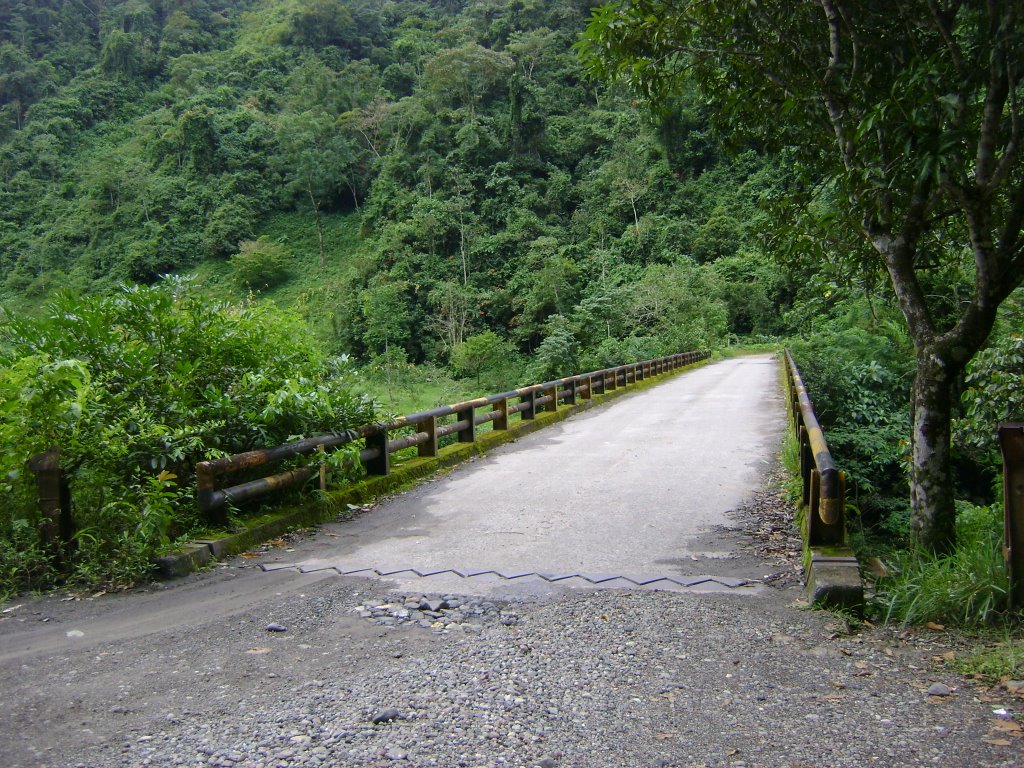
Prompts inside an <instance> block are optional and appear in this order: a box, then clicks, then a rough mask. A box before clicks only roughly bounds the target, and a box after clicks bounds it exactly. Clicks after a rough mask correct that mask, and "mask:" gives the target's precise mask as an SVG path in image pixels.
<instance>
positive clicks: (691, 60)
mask: <svg viewBox="0 0 1024 768" xmlns="http://www.w3.org/2000/svg"><path fill="white" fill-rule="evenodd" d="M1020 15H1021V14H1020V6H1019V4H1018V3H1015V2H1013V0H992V1H991V2H988V3H986V4H982V3H980V2H958V1H957V0H908V2H902V3H898V4H892V3H887V2H882V0H862V2H856V3H854V2H849V1H848V0H800V1H799V2H793V3H775V4H750V3H748V2H744V1H743V0H714V1H713V2H705V3H678V2H672V1H671V0H637V1H632V0H626V1H624V2H618V3H614V4H611V5H607V6H604V7H603V8H601V9H599V10H598V11H597V12H596V13H595V15H594V17H593V19H592V20H591V23H590V26H589V28H588V31H587V35H586V39H585V41H584V42H583V43H582V45H581V51H582V53H583V55H584V56H585V57H586V59H587V61H588V65H589V69H590V71H591V72H592V73H594V74H597V75H603V76H607V77H619V78H622V79H625V80H627V81H629V82H630V83H632V85H633V86H635V87H636V88H638V89H639V90H640V91H641V92H642V93H643V94H645V95H646V96H648V97H650V98H651V99H652V100H653V102H654V103H656V104H658V103H661V104H663V103H665V102H666V100H667V99H668V98H669V97H670V95H671V94H672V93H673V92H675V91H678V86H679V85H680V84H681V83H682V82H683V81H684V80H690V79H692V80H695V81H696V83H697V84H698V86H699V88H700V89H701V91H702V92H703V94H704V96H705V97H706V98H707V99H708V101H709V102H710V103H713V104H715V105H716V107H717V112H716V118H715V119H716V122H717V127H718V129H719V130H721V131H722V132H723V133H726V134H727V135H729V136H731V137H734V138H737V139H740V140H742V141H750V140H754V141H756V142H759V143H761V144H762V145H763V146H765V147H767V148H769V149H776V150H779V149H785V150H786V151H787V152H789V153H790V154H791V155H792V156H793V158H794V160H795V161H796V162H797V163H798V165H799V167H800V168H801V169H802V170H803V172H804V175H805V182H806V186H805V189H807V190H810V191H811V192H812V193H813V192H824V193H825V195H827V196H828V197H830V199H831V205H829V210H828V213H827V216H826V217H824V218H825V219H826V220H828V221H830V222H831V224H832V227H833V231H835V228H836V224H837V223H839V224H842V225H843V226H844V227H845V228H846V229H847V230H848V231H850V232H856V233H857V234H858V239H859V241H860V247H859V248H858V249H855V250H853V254H854V257H853V258H852V259H851V260H852V261H856V262H859V264H860V266H861V268H863V265H864V263H865V262H868V263H869V264H878V265H880V266H881V267H882V268H884V269H885V271H886V272H887V273H888V276H889V279H890V282H891V284H892V287H893V291H894V293H895V297H896V301H897V303H898V305H899V307H900V309H901V311H902V313H903V316H904V318H905V319H906V322H907V325H908V328H909V331H910V335H911V338H912V339H913V342H914V348H915V353H916V363H917V374H916V379H915V384H914V387H913V394H912V402H911V408H912V414H913V419H912V421H913V424H912V446H913V447H912V456H913V461H912V470H911V479H910V502H911V520H912V526H913V529H914V533H915V537H916V539H917V540H918V542H919V543H920V544H922V545H925V546H927V547H930V548H932V549H934V550H936V551H939V552H942V551H948V550H949V549H950V548H951V547H952V545H953V543H954V538H955V528H954V523H955V511H954V505H953V487H952V479H951V454H950V421H951V413H952V405H953V402H954V392H955V390H956V387H957V386H958V382H959V380H960V378H961V376H962V374H963V371H964V368H965V366H966V365H967V363H968V361H969V360H970V359H971V357H972V356H973V355H974V354H975V353H976V352H977V351H978V350H979V349H980V348H981V347H982V345H983V344H984V343H985V340H986V338H987V337H988V335H989V333H990V331H991V329H992V325H993V323H994V321H995V318H996V310H997V308H998V307H999V305H1000V303H1001V302H1002V301H1003V300H1004V299H1005V298H1006V297H1007V296H1008V295H1009V294H1010V292H1011V291H1013V289H1014V288H1015V287H1016V286H1017V285H1019V284H1020V283H1021V281H1022V279H1024V240H1022V231H1021V230H1022V222H1024V163H1022V160H1021V148H1020V144H1021V140H1022V138H1024V136H1022V115H1021V109H1022V104H1024V24H1021V19H1020ZM825 195H819V199H823V198H824V197H825ZM847 245H849V243H847ZM961 261H966V262H968V263H971V262H973V263H972V264H971V267H972V270H973V273H974V277H973V292H972V295H971V296H970V297H969V298H968V299H967V300H965V301H964V302H962V303H961V304H960V305H959V306H954V307H952V308H950V306H949V303H948V302H946V301H945V297H944V296H942V291H941V290H938V291H933V290H929V287H928V286H929V283H930V282H931V281H932V280H933V275H934V274H935V273H936V271H937V270H938V269H940V268H942V267H944V266H946V265H949V264H950V263H956V262H961Z"/></svg>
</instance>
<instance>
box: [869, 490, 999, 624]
mask: <svg viewBox="0 0 1024 768" xmlns="http://www.w3.org/2000/svg"><path fill="white" fill-rule="evenodd" d="M1001 516H1002V512H1001V508H1000V507H999V505H993V506H981V507H979V506H974V505H972V504H967V503H961V504H960V505H959V508H958V515H957V545H956V548H955V549H954V550H953V552H952V553H950V554H948V555H936V554H934V553H932V552H928V551H924V550H921V549H910V550H904V551H898V552H894V553H893V554H891V555H890V556H889V558H888V560H887V562H886V566H887V568H888V570H889V575H888V576H886V577H883V578H881V579H879V580H878V582H877V584H876V588H877V592H876V596H875V604H876V609H877V611H878V613H879V617H880V618H882V619H884V620H885V621H887V622H901V623H903V624H925V623H927V622H936V623H941V624H951V625H956V626H960V627H965V628H977V627H983V626H987V625H992V624H996V623H999V622H1001V621H1004V620H1007V619H1009V618H1011V617H1010V613H1009V602H1008V596H1009V594H1008V590H1009V582H1008V577H1007V572H1006V563H1005V561H1004V559H1003V553H1002V532H1001V530H1000V528H1001V525H1000V523H1001Z"/></svg>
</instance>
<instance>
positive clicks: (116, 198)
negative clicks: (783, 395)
mask: <svg viewBox="0 0 1024 768" xmlns="http://www.w3.org/2000/svg"><path fill="white" fill-rule="evenodd" d="M598 5H599V4H598V3H594V2H585V1H584V0H575V1H574V0H563V1H560V2H556V3H541V2H536V1H535V0H465V1H460V0H451V1H441V0H436V1H434V2H427V1H426V0H422V1H421V0H409V1H408V2H389V1H387V0H166V1H165V0H124V1H122V2H118V1H111V2H107V1H104V0H36V1H34V2H12V1H11V0H7V2H4V3H3V4H0V62H2V67H0V305H2V306H3V307H4V308H5V310H6V313H7V319H6V320H5V321H4V323H3V325H2V327H0V361H2V362H3V363H4V372H3V373H2V374H0V397H2V402H3V403H4V411H3V420H2V422H0V439H2V441H3V443H4V445H5V446H15V445H17V446H19V448H18V450H17V451H13V450H11V451H5V459H4V463H3V465H0V470H2V471H3V473H5V476H6V480H4V481H3V484H2V485H0V490H2V492H3V494H4V497H3V498H4V500H5V510H4V511H3V512H2V513H0V593H2V592H3V591H4V590H5V589H10V588H24V587H26V586H38V585H42V584H46V583H52V580H53V579H54V578H55V573H56V572H55V571H54V570H53V569H51V568H50V567H49V565H48V564H47V561H46V558H47V557H48V556H47V555H45V553H43V552H42V551H41V550H39V549H38V548H37V546H36V544H37V541H36V538H35V533H34V532H33V526H34V523H33V522H32V514H33V513H31V512H30V511H26V510H29V509H31V506H32V505H31V503H29V501H27V499H29V497H30V490H31V489H30V487H29V483H28V475H27V473H26V472H25V471H24V470H25V461H26V459H27V457H28V456H29V455H31V454H33V453H35V452H38V451H42V450H45V449H46V448H47V447H49V445H50V444H51V443H53V442H55V441H56V442H59V443H60V444H61V447H62V450H63V451H64V452H65V455H66V461H67V462H68V465H69V466H71V467H74V468H75V469H74V474H73V485H74V486H75V487H74V489H73V490H74V492H75V493H76V494H77V495H78V497H79V498H80V503H79V504H78V506H79V507H81V508H82V509H83V510H84V509H86V508H89V509H92V510H95V512H94V513H92V517H91V518H90V517H89V516H88V515H85V516H84V517H83V520H84V523H83V525H84V526H85V527H86V530H87V531H91V532H92V533H89V534H88V535H82V536H80V537H79V542H78V553H77V554H75V555H74V557H75V558H78V563H79V566H78V571H77V573H78V575H77V576H76V578H80V579H82V580H84V581H89V580H90V579H92V580H95V579H114V580H115V581H116V580H117V579H121V580H122V581H130V580H132V579H134V578H137V577H139V576H140V575H141V574H144V573H145V570H146V568H147V563H148V558H149V557H150V556H151V554H152V553H153V551H155V550H156V549H159V547H161V546H166V545H167V544H169V543H171V542H173V541H174V540H175V539H176V538H177V537H179V536H181V535H184V534H185V533H187V532H188V531H189V530H192V529H193V528H194V526H195V525H197V524H199V522H198V521H196V520H194V519H192V518H191V517H190V515H191V514H192V513H191V512H190V511H189V510H190V509H191V506H190V504H191V502H190V499H191V492H192V486H191V485H190V483H191V482H192V481H191V468H192V466H194V463H195V461H197V460H198V459H201V458H204V457H210V456H216V455H222V454H223V453H225V452H227V453H230V452H233V451H238V450H244V449H248V448H252V447H255V446H259V445H265V444H267V443H268V442H274V441H281V440H284V439H287V438H288V437H291V436H296V435H305V434H310V433H312V432H315V431H317V430H323V429H331V428H335V429H341V428H344V427H346V426H350V425H351V424H352V423H355V422H357V421H359V420H360V419H366V418H368V417H369V414H370V412H371V407H372V405H371V404H370V403H369V402H368V401H367V400H366V399H365V398H361V397H360V396H359V392H365V391H367V390H366V388H365V386H364V385H365V383H366V379H367V378H368V377H372V375H373V374H372V372H373V371H379V370H387V371H389V372H390V371H397V370H410V367H409V366H410V365H416V366H418V367H419V368H420V369H424V370H425V369H429V370H432V371H439V372H441V374H442V375H445V376H455V377H462V378H463V379H465V380H467V381H468V382H470V384H469V386H471V387H474V388H479V387H490V386H494V387H497V386H504V385H507V384H512V383H522V382H525V381H527V380H540V379H544V378H547V377H551V376H555V375H563V374H566V373H570V372H574V371H580V370H586V369H593V368H599V367H604V366H607V365H612V364H617V363H621V362H627V361H632V360H638V359H643V358H647V357H652V356H656V355H659V354H667V353H671V352H676V351H682V350H687V349H696V348H700V349H720V348H723V347H725V346H727V345H732V344H736V343H744V344H750V343H781V342H782V341H783V340H785V343H787V344H788V345H790V346H791V347H792V348H793V349H794V351H795V352H796V354H797V357H798V360H799V362H800V364H801V365H802V366H803V367H804V369H805V374H806V376H807V378H808V380H809V382H810V384H811V387H812V390H813V394H814V397H815V401H816V405H817V407H818V411H819V413H820V415H821V418H822V421H823V423H824V426H825V427H826V430H827V431H828V434H829V438H830V440H831V442H832V445H833V448H834V450H835V451H836V453H837V455H838V456H839V457H840V460H841V462H842V464H843V466H844V467H846V468H847V469H848V470H849V471H850V483H851V495H852V498H853V501H854V509H855V510H856V511H857V512H858V516H857V517H856V520H855V526H856V530H855V531H853V533H854V534H855V535H856V536H857V537H860V538H861V539H864V540H865V541H867V540H871V541H873V542H876V543H877V542H878V541H884V542H886V543H887V545H892V544H894V543H905V542H907V541H908V540H909V535H910V528H909V525H908V503H907V499H906V496H907V493H906V487H907V470H908V463H909V458H908V450H909V449H908V438H909V435H910V413H909V409H908V402H909V401H910V397H911V389H912V386H913V382H914V365H915V351H914V339H912V338H911V335H910V333H909V332H908V329H907V325H906V323H905V322H904V318H903V317H901V314H900V304H899V302H898V301H897V299H896V297H895V296H894V294H893V290H892V287H891V285H890V282H889V280H888V278H887V276H886V273H885V270H884V267H883V265H882V264H880V263H877V262H872V261H871V260H870V259H867V258H852V257H851V255H850V254H854V255H857V254H860V253H861V251H860V250H858V248H859V246H857V245H856V244H854V243H852V242H851V238H850V237H849V236H847V235H844V234H842V233H841V232H840V229H841V228H842V227H843V226H846V225H848V224H849V220H848V211H847V206H846V204H845V202H844V201H843V198H842V196H841V195H840V191H841V190H838V189H837V188H831V187H827V186H826V187H822V186H814V185H815V180H814V179H810V180H809V179H808V178H807V176H806V174H803V173H801V172H800V170H799V169H800V164H799V162H798V161H799V160H800V157H799V155H800V151H799V150H794V149H792V148H789V147H786V146H779V145H776V144H773V142H772V141H770V140H768V139H766V138H765V137H763V136H757V135H752V134H750V133H749V132H748V133H744V132H741V131H735V132H730V131H728V130H724V129H723V125H722V120H721V114H723V111H722V110H721V109H720V107H721V106H722V104H723V101H722V99H719V98H710V97H709V95H708V92H707V90H706V89H703V90H702V89H700V88H698V87H697V86H696V85H684V86H683V87H678V88H675V89H673V90H672V92H671V93H669V94H652V93H647V94H645V93H644V92H643V90H642V89H639V90H637V89H630V88H628V87H627V85H626V84H622V83H616V82H612V81H611V80H608V79H597V78H594V77H592V76H588V71H587V67H586V66H585V62H584V61H581V56H580V52H579V50H578V49H577V44H578V41H579V40H580V37H581V35H582V34H583V33H584V31H585V30H586V29H587V25H588V20H589V19H590V18H591V14H592V13H593V12H594V10H595V9H596V8H597V7H598ZM591 69H593V68H592V67H591ZM589 74H590V75H592V74H593V72H592V71H591V72H590V73H589ZM722 98H728V96H727V95H726V96H723V97H722ZM761 119H762V120H764V121H772V122H777V121H778V120H780V119H782V116H781V115H767V114H764V115H762V116H761ZM783 122H784V120H783ZM817 181H818V182H820V179H818V180H817ZM811 219H813V220H814V221H815V222H816V226H815V228H808V221H809V220H811ZM947 234H948V235H949V236H950V237H952V238H956V237H962V234H961V233H960V232H956V231H954V230H952V229H950V230H948V232H947ZM971 272H972V265H971V259H970V256H969V254H967V253H964V254H961V255H960V256H958V257H957V258H954V259H947V260H945V261H943V262H942V263H941V264H939V263H936V265H935V268H934V269H930V270H928V271H927V273H926V274H925V275H924V277H923V280H924V283H925V286H926V289H927V291H928V292H929V295H933V296H940V297H941V301H940V303H943V306H946V307H947V308H948V309H949V311H950V313H952V312H953V311H954V310H955V309H956V307H957V306H958V303H962V302H963V301H964V297H966V296H968V295H969V293H970V281H971ZM169 276H173V277H169ZM1020 308H1021V303H1020V300H1019V294H1014V296H1011V297H1010V298H1009V299H1008V300H1007V301H1006V302H1004V303H1003V306H1002V309H1001V315H1000V317H999V319H998V321H997V323H996V326H995V330H994V332H993V334H992V335H991V337H990V339H989V343H988V344H987V345H986V349H985V350H984V351H983V352H982V353H981V354H980V355H978V356H977V357H976V358H975V360H974V361H973V362H972V363H971V364H970V365H969V366H967V367H966V368H965V370H964V372H963V375H962V376H960V378H959V380H958V383H957V390H956V395H957V398H958V399H959V402H960V404H959V405H958V406H957V407H956V414H955V415H956V417H957V418H956V421H955V430H954V431H955V440H954V454H955V456H954V460H955V464H956V490H957V496H958V498H960V499H964V500H968V501H969V502H971V503H972V504H973V505H980V506H971V505H968V506H969V507H970V510H972V511H971V512H970V514H969V515H967V517H966V518H965V519H968V520H969V521H970V525H972V526H974V528H972V529H971V530H974V529H977V530H978V531H981V533H979V534H978V535H977V536H974V538H970V537H968V538H969V540H970V541H975V539H977V540H982V542H983V543H982V546H983V548H984V549H985V552H987V553H989V554H990V553H991V552H992V551H994V550H993V547H995V546H996V545H995V544H994V543H993V542H994V541H995V539H994V538H993V536H994V535H995V534H994V531H995V522H994V521H995V520H996V518H997V516H998V514H999V510H998V508H997V507H995V506H991V505H992V504H993V501H994V500H995V498H996V496H997V494H998V488H997V487H996V486H994V485H993V483H994V482H995V481H996V479H997V470H998V455H997V451H996V449H995V446H994V442H993V439H992V434H991V425H992V424H993V423H994V422H995V421H998V420H999V419H1001V418H1006V417H1008V416H1013V415H1015V414H1016V415H1017V416H1018V417H1019V416H1021V415H1022V414H1021V413H1020V411H1019V404H1020V396H1019V394H1017V393H1016V392H1015V391H1014V390H1015V389H1016V388H1015V387H1014V385H1013V383H1012V382H1013V381H1016V378H1015V377H1016V376H1019V374H1020V372H1021V370H1022V368H1024V342H1022V340H1021V337H1020V328H1021V316H1020V311H1021V309H1020ZM253 349H258V350H259V351H260V354H253V352H252V350H253ZM353 361H355V363H356V364H357V365H358V366H359V367H361V368H362V373H357V372H356V370H355V368H354V366H353ZM389 380H390V375H389ZM425 404H426V403H425ZM113 435H120V436H121V437H120V438H119V439H117V440H115V439H113V437H112V436H113ZM86 456H89V457H92V458H91V459H90V461H89V462H86V461H85V457H86ZM114 487H116V488H119V489H121V490H113V488H114ZM964 503H965V504H966V502H964ZM965 508H966V507H965ZM979 509H980V510H982V511H981V512H979V511H978V510H979ZM19 510H20V511H19ZM978 520H981V521H982V522H981V523H978V522H977V521H978ZM965 525H966V524H965ZM110 530H117V531H129V532H131V531H136V532H137V533H138V535H135V534H132V533H128V534H125V535H123V536H122V537H121V539H120V540H117V541H111V540H110V537H109V536H104V535H98V534H97V532H98V531H110ZM965 530H966V529H965ZM879 534H881V536H880V538H873V537H878V535H879ZM971 535H973V534H971ZM965 540H967V539H965ZM871 546H875V544H872V545H871ZM111 553H113V554H114V555H115V557H114V558H113V559H114V560H117V561H119V562H120V563H122V565H123V567H122V569H121V571H120V572H119V573H117V574H111V573H109V572H103V573H98V572H96V570H95V568H97V567H99V566H97V565H96V563H98V562H100V561H101V560H103V557H101V556H103V555H109V554H111ZM108 559H109V558H108ZM989 560H990V561H991V560H993V558H991V557H990V558H989ZM41 562H42V563H43V565H39V563H41Z"/></svg>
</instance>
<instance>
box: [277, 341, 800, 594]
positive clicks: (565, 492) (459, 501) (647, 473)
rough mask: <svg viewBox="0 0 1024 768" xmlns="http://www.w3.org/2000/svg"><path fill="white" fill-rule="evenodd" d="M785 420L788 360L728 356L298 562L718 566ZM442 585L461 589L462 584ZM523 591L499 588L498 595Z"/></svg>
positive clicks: (404, 500)
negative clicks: (734, 513)
mask: <svg viewBox="0 0 1024 768" xmlns="http://www.w3.org/2000/svg"><path fill="white" fill-rule="evenodd" d="M784 423H785V409H784V405H783V401H782V398H781V390H780V382H779V368H778V363H777V361H776V360H775V359H773V357H771V356H770V355H758V356H752V357H744V358H738V359H733V360H726V361H723V362H719V363H716V364H714V365H709V366H705V367H702V368H698V369H696V370H693V371H690V372H687V373H685V374H683V375H681V376H677V377H675V378H673V379H670V380H668V381H666V382H665V383H663V384H660V385H659V386H657V387H655V388H654V389H651V390H648V391H645V392H643V393H638V394H636V395H633V396H628V397H626V398H623V399H621V400H619V401H616V402H615V403H614V404H612V405H610V406H609V407H604V408H599V409H595V410H593V411H588V412H586V413H583V414H580V415H578V416H575V417H573V418H571V419H569V420H567V421H565V422H562V423H560V424H557V425H554V426H552V427H549V428H547V429H544V430H541V431H540V432H537V433H534V434H533V435H529V436H527V437H525V438H523V439H521V440H519V441H517V442H516V443H514V444H512V445H509V446H504V447H502V448H499V449H498V450H496V451H494V452H493V453H491V454H490V455H488V456H487V457H485V458H483V459H480V460H478V461H475V462H472V463H471V464H469V465H466V466H463V467H460V468H458V469H456V470H455V471H454V472H452V473H451V475H450V476H448V477H446V478H444V479H442V480H439V481H437V482H434V483H430V484H427V485H424V486H422V487H420V488H417V489H415V490H413V491H410V492H408V493H405V494H402V495H401V496H398V497H396V498H394V499H392V500H389V501H388V502H386V503H383V504H380V505H378V506H376V507H375V508H374V509H373V511H372V512H370V513H369V514H366V515H363V516H362V517H360V518H359V519H357V520H353V521H348V522H346V523H344V524H340V525H335V526H332V527H330V528H329V529H327V530H329V531H330V532H331V534H332V536H330V537H322V538H320V539H318V540H317V541H316V542H311V543H310V544H309V545H307V546H304V547H303V548H302V550H301V551H300V552H298V553H296V555H300V554H301V557H296V556H293V558H294V559H293V561H292V562H294V563H295V564H296V565H301V566H303V567H305V568H315V567H325V566H329V565H334V566H337V567H339V568H342V569H346V568H347V569H351V568H357V567H377V568H381V567H382V566H386V567H388V568H398V567H405V568H416V569H419V570H435V569H442V568H461V569H482V568H493V569H495V570H498V571H502V572H509V571H513V572H514V571H533V572H547V573H596V574H616V575H617V574H640V575H651V576H655V575H670V576H676V575H678V576H690V575H699V574H700V573H702V572H704V571H709V570H710V571H715V570H716V569H717V566H716V565H715V564H714V563H712V564H710V565H708V564H707V562H706V561H708V560H715V559H723V558H725V557H727V556H728V554H729V545H728V543H727V542H725V541H723V540H722V539H721V537H720V536H718V535H716V534H717V533H718V532H720V531H721V530H722V529H726V528H729V527H731V526H732V523H731V522H730V520H729V518H728V513H729V512H730V511H731V510H733V509H735V508H736V507H737V506H738V505H739V504H740V503H741V502H743V501H744V500H745V499H747V498H749V497H750V495H751V493H752V492H753V490H754V489H756V488H757V487H758V485H759V483H760V478H761V476H762V475H763V474H764V472H765V470H766V469H768V468H770V467H771V466H772V465H773V463H774V462H775V461H776V454H777V450H778V445H779V443H780V441H781V435H782V430H783V427H784ZM700 563H704V564H703V565H701V566H700V567H698V565H697V564H700ZM726 570H728V569H726ZM396 578H399V579H402V578H403V577H401V576H400V575H399V576H396ZM433 583H434V584H436V585H438V586H437V587H436V588H439V589H451V588H455V586H456V583H457V581H452V580H451V579H450V578H449V579H447V580H445V579H443V578H440V577H435V578H434V580H433ZM511 586H513V585H508V584H501V583H495V584H493V585H489V586H488V587H487V589H488V590H489V591H490V592H491V593H499V594H500V593H501V592H502V591H503V590H507V589H508V588H509V587H511ZM516 586H518V585H516ZM534 586H537V585H536V584H535V585H534ZM541 586H542V585H541Z"/></svg>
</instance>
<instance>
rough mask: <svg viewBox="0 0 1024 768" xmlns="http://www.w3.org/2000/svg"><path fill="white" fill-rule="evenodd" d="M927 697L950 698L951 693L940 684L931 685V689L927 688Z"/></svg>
mask: <svg viewBox="0 0 1024 768" xmlns="http://www.w3.org/2000/svg"><path fill="white" fill-rule="evenodd" d="M928 695H929V696H952V695H953V691H951V690H950V688H949V686H948V685H943V684H942V683H932V685H931V687H930V688H928Z"/></svg>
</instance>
